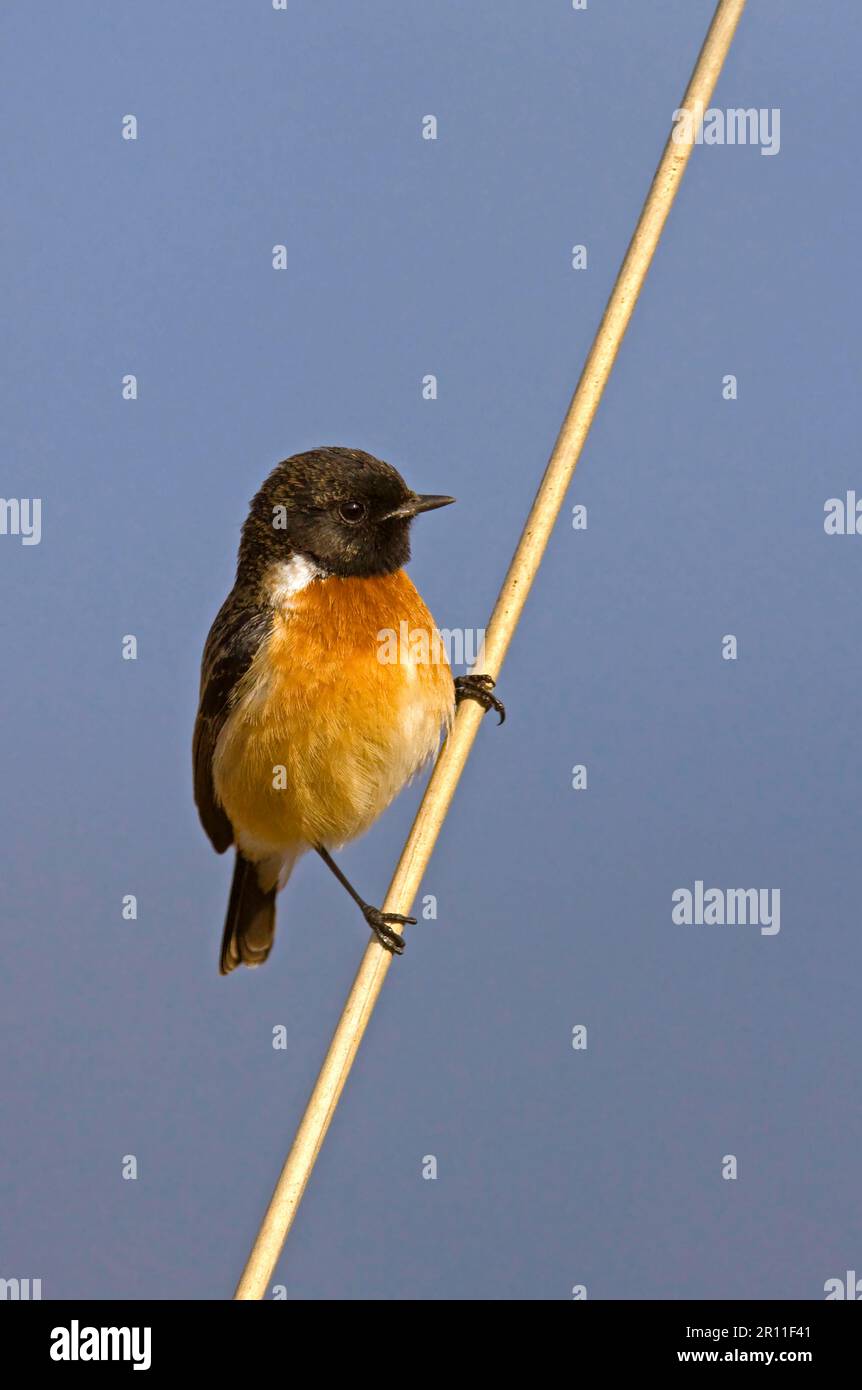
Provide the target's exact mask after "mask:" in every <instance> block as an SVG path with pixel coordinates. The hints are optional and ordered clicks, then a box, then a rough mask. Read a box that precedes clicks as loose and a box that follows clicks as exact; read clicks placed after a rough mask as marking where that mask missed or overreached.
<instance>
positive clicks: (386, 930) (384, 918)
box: [317, 845, 416, 956]
mask: <svg viewBox="0 0 862 1390" xmlns="http://www.w3.org/2000/svg"><path fill="white" fill-rule="evenodd" d="M317 853H318V854H319V855H320V857H321V859H322V860H323V862H324V864H325V865H326V867H327V868H328V869H331V870H332V872H333V873H334V874H335V877H336V878H337V879H338V882H339V883H340V884H341V886H342V887H343V888H346V889H347V891H348V893H349V894H350V896H351V898H352V899H353V901H354V902H355V903H356V905H357V906H358V907H359V909H360V911H361V912H362V915H363V917H364V918H365V920H366V922H367V923H368V925H369V927H370V928H371V930H372V931H373V932H374V935H375V936H376V937H377V940H378V941H379V942H380V945H381V946H383V947H384V949H385V950H387V951H391V952H392V954H393V955H396V956H400V955H401V953H402V951H403V950H404V937H403V936H402V935H401V933H400V932H397V931H394V930H393V924H398V925H399V926H405V925H406V924H408V923H409V924H410V925H411V926H415V925H416V918H415V917H402V915H401V913H400V912H381V910H380V908H379V907H372V906H371V905H370V903H367V902H365V900H364V898H360V896H359V894H358V893H357V891H356V889H355V888H354V887H353V884H352V883H351V882H350V880H349V879H348V878H347V877H346V876H345V875H344V874H343V873H342V872H341V870H340V869H339V867H338V865H337V864H336V862H335V860H334V859H333V857H332V855H331V854H330V853H329V852H328V851H327V850H325V849H324V848H323V846H322V845H318V846H317Z"/></svg>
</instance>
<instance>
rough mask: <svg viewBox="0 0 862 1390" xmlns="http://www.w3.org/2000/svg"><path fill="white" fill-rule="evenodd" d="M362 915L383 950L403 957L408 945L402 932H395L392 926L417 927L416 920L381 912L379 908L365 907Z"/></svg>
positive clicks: (397, 914)
mask: <svg viewBox="0 0 862 1390" xmlns="http://www.w3.org/2000/svg"><path fill="white" fill-rule="evenodd" d="M362 915H363V917H364V918H365V920H366V922H367V923H368V925H369V927H370V928H371V930H372V931H373V932H374V935H375V936H376V937H377V940H378V941H379V942H380V945H381V946H382V947H383V949H384V950H385V951H391V952H392V954H393V955H394V956H400V955H402V953H403V951H404V946H405V944H406V943H405V941H404V937H403V936H402V935H401V933H400V932H397V931H393V929H392V926H391V924H392V923H397V924H398V925H399V926H411V927H415V925H416V918H415V917H404V916H403V915H402V914H401V913H400V912H381V910H380V908H379V907H364V908H363V909H362Z"/></svg>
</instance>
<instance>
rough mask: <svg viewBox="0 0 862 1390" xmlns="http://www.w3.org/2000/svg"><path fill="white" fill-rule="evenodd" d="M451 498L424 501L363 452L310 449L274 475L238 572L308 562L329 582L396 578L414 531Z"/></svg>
mask: <svg viewBox="0 0 862 1390" xmlns="http://www.w3.org/2000/svg"><path fill="white" fill-rule="evenodd" d="M454 500H455V499H454V498H453V497H437V496H424V497H423V496H420V495H419V494H417V493H415V492H413V491H412V490H411V489H410V488H409V487H408V486H407V484H406V483H405V481H404V479H403V478H402V477H401V474H400V473H398V472H396V470H395V469H394V468H393V467H392V466H391V465H390V464H388V463H384V462H383V461H382V460H381V459H377V458H374V457H373V456H372V455H371V454H364V453H362V452H361V451H360V450H359V449H336V448H331V449H312V450H310V451H309V452H308V453H307V454H294V456H293V458H289V459H285V460H284V462H283V463H280V464H278V466H277V467H276V468H274V469H273V471H272V472H271V473H270V475H269V477H268V478H267V480H266V482H265V483H264V484H263V487H262V488H261V489H260V492H258V494H257V496H256V497H254V498H253V499H252V503H251V511H250V512H249V515H248V519H247V521H246V523H245V525H244V526H243V529H242V542H241V544H240V550H239V568H240V572H242V571H243V570H254V572H256V573H258V574H260V573H262V572H263V571H264V570H266V569H267V568H268V567H269V566H270V565H272V564H277V563H278V562H280V561H286V560H288V559H289V558H290V557H291V555H307V556H308V557H309V559H310V560H312V561H313V563H314V564H315V565H317V567H318V568H319V569H321V570H322V571H323V572H324V573H325V574H334V575H340V576H341V577H342V578H346V577H347V576H355V577H357V578H368V577H370V576H371V575H376V574H392V573H394V572H395V570H398V569H400V568H401V566H402V565H405V564H406V563H407V561H408V560H409V558H410V523H411V521H412V520H413V518H414V516H416V515H417V513H419V512H428V511H431V510H432V509H433V508H435V507H445V506H446V505H447V503H449V502H453V501H454Z"/></svg>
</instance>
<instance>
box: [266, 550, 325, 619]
mask: <svg viewBox="0 0 862 1390" xmlns="http://www.w3.org/2000/svg"><path fill="white" fill-rule="evenodd" d="M322 576H323V570H322V569H319V568H318V566H317V565H316V564H315V563H314V561H313V560H311V559H310V558H309V557H308V555H292V556H291V557H290V559H289V560H286V561H285V563H284V564H283V565H279V566H278V567H277V568H276V569H275V570H274V571H273V576H272V582H271V587H270V595H271V597H272V601H273V603H275V604H276V605H278V606H279V607H284V606H289V605H290V602H291V600H292V599H293V598H294V596H295V595H296V594H298V593H300V592H301V591H302V590H303V589H307V588H308V586H309V584H312V583H313V582H314V580H315V579H320V578H322Z"/></svg>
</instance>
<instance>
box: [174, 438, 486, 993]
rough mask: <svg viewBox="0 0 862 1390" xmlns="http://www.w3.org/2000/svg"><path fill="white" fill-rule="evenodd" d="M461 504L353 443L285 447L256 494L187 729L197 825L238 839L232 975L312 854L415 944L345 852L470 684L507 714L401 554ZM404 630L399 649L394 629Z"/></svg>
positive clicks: (270, 931)
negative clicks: (447, 646) (431, 521)
mask: <svg viewBox="0 0 862 1390" xmlns="http://www.w3.org/2000/svg"><path fill="white" fill-rule="evenodd" d="M453 501H454V498H452V497H449V496H443V495H438V494H420V493H416V492H414V491H413V489H412V488H410V487H408V485H407V484H406V483H405V481H404V479H403V478H402V476H401V474H400V473H399V472H398V471H397V469H395V468H394V467H393V466H392V465H391V464H389V463H385V462H384V461H383V460H382V459H379V458H375V457H374V456H373V455H372V454H368V453H365V452H363V451H362V450H359V449H352V448H344V447H341V446H337V447H329V446H327V447H321V448H316V449H311V450H308V451H306V452H304V453H300V454H294V455H293V456H291V457H290V458H287V459H284V460H283V461H282V462H281V463H279V464H277V465H276V467H275V468H274V469H273V470H272V472H271V473H270V474H269V476H268V477H267V478H266V479H265V481H264V482H263V484H262V486H261V487H260V489H259V490H258V492H257V493H256V494H255V496H254V497H253V498H252V500H251V503H250V510H249V513H248V517H247V518H246V521H245V523H244V524H243V527H242V531H241V538H240V545H239V552H238V557H237V569H236V579H235V582H234V585H233V588H232V589H231V591H230V593H229V594H228V597H227V598H226V599H225V601H224V603H223V604H222V607H221V608H220V610H219V612H218V614H217V616H216V618H215V621H214V622H213V625H212V627H211V629H210V632H209V635H208V637H207V640H206V643H205V646H204V652H203V659H202V663H201V682H200V697H199V704H198V711H197V717H196V720H195V727H194V735H193V741H192V760H193V772H194V798H195V803H196V806H197V809H198V814H199V816H200V819H201V823H202V825H203V828H204V830H205V831H206V834H207V836H208V837H209V839H210V842H211V843H212V846H213V848H214V849H215V850H216V852H217V853H219V854H223V853H224V852H225V851H226V850H228V849H229V848H230V847H231V846H233V847H234V850H235V860H234V871H233V879H232V883H231V889H230V896H229V899H228V907H227V915H226V918H225V923H224V930H223V934H222V946H221V955H220V959H219V969H220V973H221V974H223V975H227V974H229V973H230V972H231V971H232V970H234V969H235V968H236V967H237V966H239V965H245V966H259V965H262V964H263V962H264V961H265V960H266V959H267V958H268V956H269V954H270V951H271V949H272V945H273V941H274V938H275V920H276V896H277V894H278V893H279V891H280V890H281V889H283V888H284V887H285V885H286V884H287V882H288V879H289V878H290V875H291V873H292V871H293V869H294V867H295V865H296V863H297V861H298V860H299V858H300V857H301V856H302V855H303V854H305V853H306V852H308V851H315V852H316V853H317V854H318V855H319V856H320V858H321V859H322V860H323V862H324V863H325V864H326V865H327V867H328V868H329V869H330V870H331V872H332V873H333V874H334V875H335V876H336V878H337V879H338V880H339V882H340V883H341V884H342V885H343V887H344V888H345V889H346V890H347V892H348V893H349V894H350V896H351V897H352V898H353V900H354V902H355V903H356V904H357V906H358V907H359V908H360V911H361V913H362V915H363V917H364V919H365V921H366V923H367V924H368V926H369V927H370V928H371V929H372V931H373V932H374V934H375V936H376V938H377V940H378V941H379V943H380V944H381V946H383V947H384V948H385V949H386V950H388V951H391V952H392V953H393V954H396V955H400V954H401V952H402V951H403V949H404V936H403V932H402V931H399V930H397V928H399V927H402V928H403V927H404V926H405V925H407V924H411V923H413V924H415V920H416V919H415V918H413V917H408V916H404V915H403V914H400V913H394V912H383V911H381V909H380V908H377V907H374V906H373V905H372V904H370V903H368V902H366V901H365V899H364V898H362V897H361V896H360V894H359V893H358V892H357V891H356V889H355V888H354V887H353V885H352V884H351V883H350V881H349V880H348V879H347V878H346V876H345V875H344V874H343V873H342V871H341V869H340V868H339V866H338V864H337V863H336V861H335V859H334V858H333V851H335V850H338V849H339V848H340V847H341V846H342V845H344V844H346V843H348V842H349V841H351V840H353V839H355V838H356V837H357V836H359V835H362V834H363V833H364V832H365V831H366V830H368V829H369V828H370V827H371V826H372V825H373V824H374V822H375V821H376V820H377V818H378V817H379V816H380V815H381V814H382V813H383V811H385V809H386V808H387V806H389V804H390V803H391V802H392V800H393V799H394V798H395V797H396V796H397V794H398V793H399V792H400V791H401V789H402V788H403V787H404V786H405V785H406V784H407V783H408V782H409V781H410V780H411V779H412V778H413V777H414V776H415V774H416V773H417V772H418V771H419V770H420V769H421V768H422V767H423V766H424V765H425V764H426V763H427V762H428V761H429V760H430V759H431V758H432V757H433V755H434V753H435V752H436V751H437V749H438V747H439V743H440V739H441V737H443V736H444V735H445V733H446V732H447V731H448V729H449V728H450V726H451V723H452V719H453V716H454V710H455V707H456V705H457V703H458V702H459V701H460V700H461V699H465V698H470V699H474V700H478V701H479V703H480V704H481V705H482V707H483V709H485V710H487V709H492V708H493V709H495V710H496V711H497V713H498V715H499V718H500V721H501V722H502V720H503V719H504V718H505V709H504V707H503V705H502V703H501V702H500V701H499V700H498V699H497V697H496V696H495V695H493V693H492V691H493V687H494V681H493V679H492V678H491V677H490V676H489V675H482V674H471V675H466V676H459V677H458V678H457V679H456V680H453V677H452V673H451V670H450V667H449V663H448V661H447V659H446V656H445V652H444V651H443V650H442V644H441V642H440V641H439V640H437V641H434V638H435V637H437V638H438V639H439V634H438V630H437V628H436V626H435V624H434V619H433V618H432V616H431V614H430V612H429V611H428V609H427V607H426V606H425V603H424V601H423V599H422V597H421V596H420V594H419V592H418V590H417V589H416V587H415V586H414V584H413V582H412V581H411V580H410V578H409V577H408V575H407V573H406V572H405V569H404V566H405V565H406V563H407V561H408V560H409V558H410V527H411V524H412V522H413V520H414V518H415V517H417V516H418V515H419V514H420V513H422V512H429V511H434V510H436V509H437V508H439V507H445V506H448V505H449V504H450V503H451V502H453ZM404 624H406V627H405V626H404ZM416 632H419V633H420V634H422V633H424V634H425V635H426V641H425V643H424V644H423V643H422V642H418V643H417V642H415V641H413V640H412V634H414V633H416ZM404 633H407V634H410V640H409V641H408V643H406V644H405V643H404V642H403V641H401V644H400V647H399V645H398V642H397V641H396V643H395V644H394V645H395V650H396V657H395V659H392V650H393V643H392V641H391V637H392V635H394V634H398V636H399V637H400V636H401V635H402V634H404ZM426 653H427V655H426ZM423 658H424V659H423Z"/></svg>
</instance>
